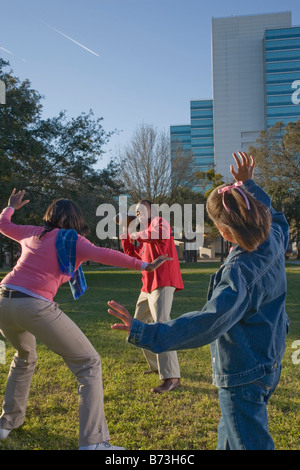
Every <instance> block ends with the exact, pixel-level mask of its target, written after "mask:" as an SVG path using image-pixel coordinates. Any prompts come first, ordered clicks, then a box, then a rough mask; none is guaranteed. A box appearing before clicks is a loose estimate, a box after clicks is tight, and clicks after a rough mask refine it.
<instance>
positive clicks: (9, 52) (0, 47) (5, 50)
mask: <svg viewBox="0 0 300 470" xmlns="http://www.w3.org/2000/svg"><path fill="white" fill-rule="evenodd" d="M0 49H2V50H3V51H4V52H7V54H11V55H15V54H14V53H13V52H11V51H9V50H8V49H4V47H2V46H0Z"/></svg>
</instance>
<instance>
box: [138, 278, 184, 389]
mask: <svg viewBox="0 0 300 470" xmlns="http://www.w3.org/2000/svg"><path fill="white" fill-rule="evenodd" d="M174 291H175V287H170V286H167V287H159V288H157V289H155V290H154V291H152V292H151V293H149V294H148V293H146V292H141V293H140V296H139V298H138V301H137V304H136V309H135V314H134V317H135V318H136V319H137V320H139V321H141V322H143V323H152V322H161V323H163V322H166V321H168V320H170V314H171V308H172V302H173V297H174ZM143 353H144V355H145V357H146V359H147V362H148V364H149V366H150V369H151V370H153V371H158V372H159V377H160V379H162V380H165V379H171V378H180V368H179V364H178V359H177V352H176V351H170V352H164V353H161V354H154V353H153V352H151V351H148V350H146V349H143Z"/></svg>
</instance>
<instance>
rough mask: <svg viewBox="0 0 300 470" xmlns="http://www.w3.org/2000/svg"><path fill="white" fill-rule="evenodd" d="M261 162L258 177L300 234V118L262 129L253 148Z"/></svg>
mask: <svg viewBox="0 0 300 470" xmlns="http://www.w3.org/2000/svg"><path fill="white" fill-rule="evenodd" d="M249 153H251V154H252V155H253V156H254V158H255V160H256V164H257V171H256V179H257V180H258V182H259V183H260V184H261V186H262V187H263V188H265V190H266V191H267V193H268V194H270V196H271V198H272V202H273V205H274V207H275V208H276V209H277V210H279V211H283V212H284V213H285V215H286V217H287V219H288V221H289V223H290V227H291V230H292V231H293V232H294V237H295V240H296V239H297V240H299V235H300V120H299V121H297V122H290V123H288V124H287V125H284V124H283V123H282V122H277V123H276V124H275V125H274V126H272V127H270V128H269V129H268V130H267V131H262V132H261V133H260V136H259V138H258V140H257V145H256V146H252V147H250V149H249Z"/></svg>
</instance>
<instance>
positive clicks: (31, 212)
mask: <svg viewBox="0 0 300 470" xmlns="http://www.w3.org/2000/svg"><path fill="white" fill-rule="evenodd" d="M8 66H9V64H8V63H7V62H5V61H3V60H1V59H0V80H2V81H3V82H4V83H5V86H6V104H5V105H1V106H0V159H1V173H0V203H1V206H2V207H4V206H5V205H6V204H7V199H8V196H9V195H10V193H11V191H12V189H13V187H16V188H18V189H25V190H26V192H27V194H28V198H29V199H30V204H28V205H27V206H24V210H22V211H18V212H17V213H16V215H15V220H16V221H17V222H18V223H33V224H41V223H42V217H43V214H44V212H45V210H46V208H47V206H48V205H49V203H50V202H51V201H52V200H53V199H55V198H59V197H65V198H69V199H73V200H74V202H76V203H77V204H78V205H79V206H80V207H81V209H82V210H83V213H84V216H85V218H86V220H87V223H88V224H89V225H91V226H92V227H91V228H93V226H94V225H95V222H96V220H95V219H96V208H97V206H98V205H99V204H100V203H102V202H104V201H105V202H113V201H114V198H115V196H116V195H118V194H119V192H120V183H119V182H118V180H117V178H116V174H117V166H116V164H115V163H114V162H110V163H109V165H108V166H107V167H106V168H105V169H104V170H99V169H96V167H95V165H96V163H97V162H98V161H99V160H100V159H101V157H102V155H103V152H104V151H103V147H104V145H105V144H106V143H107V142H108V141H109V138H110V137H111V135H112V133H113V132H106V131H105V130H104V129H103V127H102V120H103V119H102V118H96V119H95V118H94V115H93V112H92V111H89V113H82V114H80V115H79V116H78V117H75V118H72V119H67V116H66V113H65V112H60V113H59V115H58V116H57V117H54V118H51V119H50V118H49V119H44V120H43V119H42V118H41V115H42V104H41V100H42V97H41V95H40V94H39V93H38V92H37V91H35V90H33V89H32V88H31V86H30V82H29V81H28V80H25V81H22V82H21V81H20V80H19V79H18V78H17V77H14V76H13V72H12V71H9V72H6V71H5V69H6V68H7V67H8ZM90 239H91V240H93V241H97V239H96V232H95V230H93V229H92V231H91V235H90Z"/></svg>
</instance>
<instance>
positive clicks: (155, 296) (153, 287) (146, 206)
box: [121, 200, 184, 393]
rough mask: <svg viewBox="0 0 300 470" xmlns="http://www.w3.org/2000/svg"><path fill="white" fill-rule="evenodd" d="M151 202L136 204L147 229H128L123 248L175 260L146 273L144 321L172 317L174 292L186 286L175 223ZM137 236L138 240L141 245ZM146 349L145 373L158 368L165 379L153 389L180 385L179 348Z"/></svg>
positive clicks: (139, 312)
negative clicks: (173, 228) (157, 351)
mask: <svg viewBox="0 0 300 470" xmlns="http://www.w3.org/2000/svg"><path fill="white" fill-rule="evenodd" d="M151 205H152V203H151V202H150V201H147V200H142V201H140V202H139V203H138V204H137V206H136V215H137V218H138V220H139V223H140V227H141V228H144V230H141V231H139V232H133V233H130V234H129V233H128V231H127V233H126V234H123V235H121V241H122V245H123V250H124V253H125V254H127V255H130V256H133V257H136V258H139V259H141V260H142V261H146V262H150V261H152V260H154V259H155V258H156V257H157V256H159V255H162V254H167V255H168V257H169V258H172V261H167V262H165V263H164V264H163V265H162V266H161V267H160V268H158V269H157V270H156V271H154V272H152V273H148V272H147V273H146V272H143V274H142V288H141V293H140V296H139V298H138V301H137V304H136V310H135V318H137V319H138V320H140V321H142V322H144V323H150V322H165V321H168V320H170V313H171V308H172V303H173V296H174V292H175V291H177V290H180V289H183V288H184V286H183V282H182V277H181V272H180V266H179V261H178V256H177V251H176V247H175V243H174V238H173V237H172V231H171V227H170V225H169V224H168V222H167V221H166V220H165V219H164V218H162V217H158V216H157V217H153V211H151ZM151 215H152V217H151ZM134 240H135V241H136V242H138V246H136V245H135V243H134ZM143 353H144V355H145V357H146V360H147V362H148V364H149V367H150V370H148V371H146V372H144V374H149V373H151V372H156V373H158V374H159V377H160V379H161V380H162V381H163V382H162V384H160V385H159V386H157V387H155V388H153V389H152V391H153V392H155V393H164V392H169V391H171V390H174V389H176V388H178V387H179V386H180V368H179V363H178V358H177V352H176V351H171V352H164V353H161V354H154V353H152V352H151V351H148V350H145V349H144V350H143Z"/></svg>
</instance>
